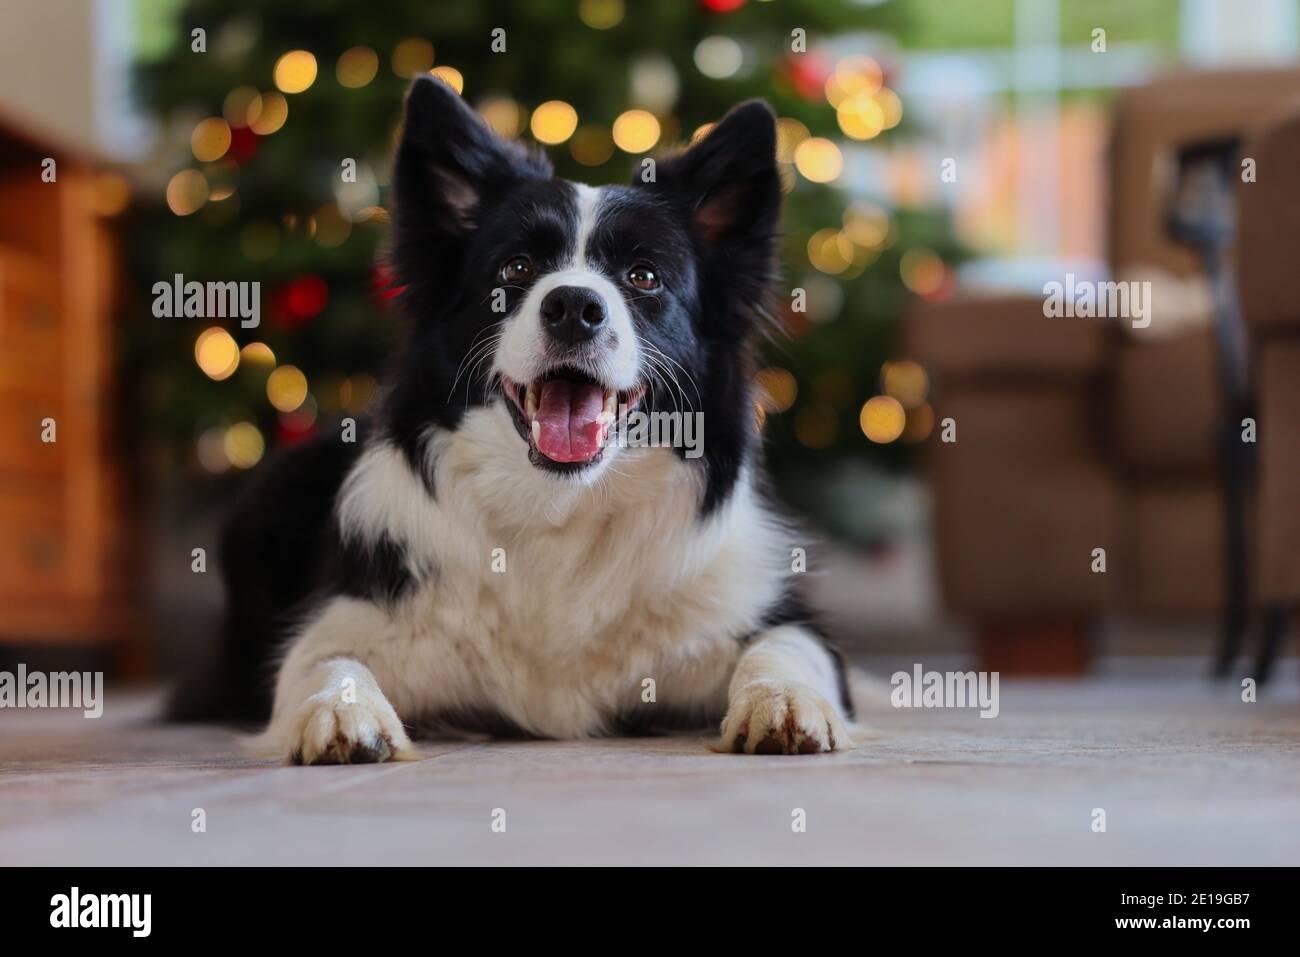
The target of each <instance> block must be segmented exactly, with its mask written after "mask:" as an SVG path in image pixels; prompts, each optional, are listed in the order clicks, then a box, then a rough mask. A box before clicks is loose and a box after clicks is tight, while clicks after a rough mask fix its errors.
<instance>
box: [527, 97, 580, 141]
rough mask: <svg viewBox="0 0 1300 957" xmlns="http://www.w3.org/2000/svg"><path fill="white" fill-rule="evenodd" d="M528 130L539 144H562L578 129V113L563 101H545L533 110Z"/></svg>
mask: <svg viewBox="0 0 1300 957" xmlns="http://www.w3.org/2000/svg"><path fill="white" fill-rule="evenodd" d="M529 128H530V129H531V130H532V131H533V137H534V139H536V140H537V141H538V142H540V143H549V144H555V143H563V142H564V141H565V140H567V139H568V138H569V137H570V136H572V135H573V131H574V130H575V129H577V128H578V112H577V111H576V110H575V109H574V108H573V107H572V106H570V105H569V104H568V103H565V102H564V101H563V100H547V101H546V102H545V103H542V104H541V105H540V106H538V107H537V109H535V110H533V118H532V121H531V122H530V124H529Z"/></svg>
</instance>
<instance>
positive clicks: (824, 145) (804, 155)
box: [794, 136, 844, 183]
mask: <svg viewBox="0 0 1300 957" xmlns="http://www.w3.org/2000/svg"><path fill="white" fill-rule="evenodd" d="M794 165H795V169H797V170H798V171H799V173H800V175H802V176H803V178H804V179H807V180H811V181H812V182H814V183H829V182H831V181H833V180H834V179H836V178H837V177H838V176H839V175H840V173H841V172H842V171H843V169H844V156H843V155H842V154H841V153H840V148H839V147H838V146H836V145H835V144H834V143H832V142H831V141H830V140H828V139H826V138H824V137H821V136H810V137H809V138H808V139H806V140H804V141H803V142H802V143H800V144H799V145H798V146H797V147H796V148H795V151H794Z"/></svg>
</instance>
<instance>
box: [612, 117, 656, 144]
mask: <svg viewBox="0 0 1300 957" xmlns="http://www.w3.org/2000/svg"><path fill="white" fill-rule="evenodd" d="M659 132H660V130H659V121H658V120H657V119H655V116H654V114H653V113H647V112H646V111H645V110H628V111H627V112H626V113H622V114H620V115H619V117H618V119H616V120H614V129H613V136H614V143H615V144H616V145H617V146H618V148H619V149H621V150H622V151H623V152H625V153H644V152H645V151H646V150H648V149H650V148H651V147H652V146H654V145H655V143H657V142H659Z"/></svg>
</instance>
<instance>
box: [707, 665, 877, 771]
mask: <svg viewBox="0 0 1300 957" xmlns="http://www.w3.org/2000/svg"><path fill="white" fill-rule="evenodd" d="M852 746H853V742H852V741H851V740H850V739H849V732H848V729H847V728H846V727H845V725H844V721H843V719H841V718H840V715H839V712H838V711H836V710H835V707H834V705H832V704H831V703H830V702H829V701H827V700H826V699H825V698H823V697H822V696H821V695H820V694H818V693H817V692H816V691H814V690H813V689H812V688H810V687H808V686H807V685H801V684H796V683H794V682H788V681H773V680H763V681H755V682H753V683H752V684H748V685H745V687H743V688H741V689H740V690H739V691H738V692H736V694H735V696H734V697H733V698H732V700H731V702H730V704H729V705H728V706H727V716H726V717H725V718H723V720H722V737H721V739H720V740H719V741H718V743H717V744H716V745H714V749H715V750H717V751H734V752H736V753H737V754H741V753H743V754H817V753H819V752H822V751H837V750H843V749H845V748H850V747H852Z"/></svg>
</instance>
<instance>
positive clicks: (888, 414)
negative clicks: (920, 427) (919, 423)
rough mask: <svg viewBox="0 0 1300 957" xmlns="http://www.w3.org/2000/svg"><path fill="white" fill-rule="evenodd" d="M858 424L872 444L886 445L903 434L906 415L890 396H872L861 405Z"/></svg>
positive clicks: (896, 401)
mask: <svg viewBox="0 0 1300 957" xmlns="http://www.w3.org/2000/svg"><path fill="white" fill-rule="evenodd" d="M858 424H859V425H861V426H862V434H863V435H865V436H866V437H867V438H869V439H870V440H871V441H872V442H877V443H879V444H881V445H887V444H889V443H890V442H893V441H895V440H896V439H897V438H898V437H899V436H900V435H902V434H903V427H904V426H905V425H906V424H907V413H905V412H904V411H903V407H902V405H900V404H899V402H898V400H897V399H895V398H894V397H892V396H888V395H877V396H872V397H871V398H870V399H868V400H867V401H866V402H865V403H864V404H863V406H862V412H861V413H860V414H859V415H858Z"/></svg>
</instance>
